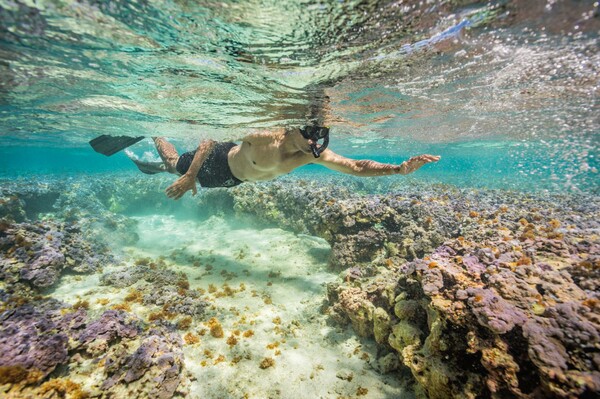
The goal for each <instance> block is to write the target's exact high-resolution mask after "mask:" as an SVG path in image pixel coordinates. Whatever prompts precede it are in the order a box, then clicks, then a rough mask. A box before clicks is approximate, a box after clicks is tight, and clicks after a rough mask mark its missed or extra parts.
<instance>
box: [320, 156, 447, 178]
mask: <svg viewBox="0 0 600 399" xmlns="http://www.w3.org/2000/svg"><path fill="white" fill-rule="evenodd" d="M439 160H440V157H439V156H435V155H428V154H423V155H418V156H416V157H412V158H410V159H409V160H407V161H404V162H402V163H401V164H400V165H394V164H388V163H381V162H377V161H372V160H370V159H361V160H357V159H350V158H346V157H343V156H341V155H339V154H336V153H335V152H333V151H331V150H329V149H327V150H325V151H323V153H322V154H321V157H319V158H317V159H316V160H315V161H313V163H316V164H320V165H323V166H325V167H326V168H329V169H332V170H335V171H338V172H342V173H346V174H349V175H354V176H361V177H367V176H386V175H395V174H400V175H407V174H409V173H412V172H414V171H416V170H417V169H419V168H421V167H422V166H423V165H425V164H428V163H431V162H437V161H439Z"/></svg>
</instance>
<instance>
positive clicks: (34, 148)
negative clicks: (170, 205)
mask: <svg viewBox="0 0 600 399" xmlns="http://www.w3.org/2000/svg"><path fill="white" fill-rule="evenodd" d="M0 27H1V28H0V60H1V62H0V71H1V73H0V115H1V118H0V175H1V176H2V177H8V178H10V177H11V176H23V175H37V174H63V173H65V174H70V173H83V174H85V173H98V172H105V171H120V170H123V171H132V170H134V169H132V168H133V167H132V165H130V164H129V162H128V161H127V160H126V158H125V157H124V156H122V154H120V155H118V156H115V157H112V158H110V159H106V158H103V157H101V156H99V155H98V154H96V153H94V152H92V151H91V150H90V149H89V147H88V146H87V141H88V140H90V139H92V138H93V137H96V136H97V135H99V134H113V135H130V136H137V135H145V136H151V135H164V136H167V137H170V138H173V139H174V140H175V142H176V143H177V144H178V146H179V148H180V149H182V150H185V149H190V148H193V147H195V146H196V145H197V142H198V141H199V140H201V139H205V138H213V139H217V140H237V139H240V138H241V137H243V136H244V134H246V133H248V132H249V131H254V130H256V129H268V128H270V127H276V126H300V125H303V124H305V123H307V122H309V121H310V117H311V116H310V109H311V107H313V108H314V106H315V104H317V105H318V106H320V107H321V108H322V114H323V115H324V117H325V120H326V122H327V123H328V124H329V125H331V127H332V143H331V147H330V148H332V149H333V150H334V151H337V152H339V153H341V154H343V155H346V156H348V157H352V158H362V157H365V158H372V159H375V160H379V161H385V162H401V161H403V160H405V159H406V158H408V157H409V156H412V155H417V154H420V153H433V154H437V155H441V156H442V161H441V162H440V163H439V164H437V165H428V166H427V167H425V168H424V169H423V170H421V171H419V172H418V173H417V174H415V175H413V176H412V177H411V178H414V179H419V180H424V181H429V180H431V181H445V182H449V183H452V184H457V185H462V186H477V187H492V188H508V189H516V190H552V191H581V192H588V193H598V187H599V181H600V179H599V178H598V176H599V175H598V169H599V165H598V158H599V156H600V152H599V150H598V148H599V145H598V144H599V141H600V139H599V131H600V118H599V117H598V115H600V113H599V112H598V110H599V109H598V108H599V107H598V105H599V102H598V83H599V82H598V76H600V55H599V52H598V40H599V39H598V34H597V32H598V30H599V29H598V28H599V27H600V23H599V21H598V4H597V2H593V1H564V2H546V1H499V2H489V3H478V2H470V1H466V2H458V3H456V2H431V3H427V4H422V3H418V2H388V1H383V2H360V1H341V0H340V1H330V2H314V1H309V0H307V1H292V2H280V1H244V2H236V1H226V2H201V3H197V2H188V1H173V0H170V1H151V2H150V1H138V2H129V1H85V2H75V1H62V2H57V1H37V2H32V1H21V2H19V1H8V0H2V1H0ZM326 97H327V98H328V100H326V99H325V98H326ZM313 116H314V115H313ZM146 147H148V145H145V147H144V145H143V144H142V145H139V146H138V147H137V149H136V151H141V152H143V151H145V150H147V148H146ZM320 171H323V172H326V171H324V170H322V169H320V168H314V167H310V166H309V167H307V168H305V169H303V170H300V171H298V173H303V172H310V173H315V172H320Z"/></svg>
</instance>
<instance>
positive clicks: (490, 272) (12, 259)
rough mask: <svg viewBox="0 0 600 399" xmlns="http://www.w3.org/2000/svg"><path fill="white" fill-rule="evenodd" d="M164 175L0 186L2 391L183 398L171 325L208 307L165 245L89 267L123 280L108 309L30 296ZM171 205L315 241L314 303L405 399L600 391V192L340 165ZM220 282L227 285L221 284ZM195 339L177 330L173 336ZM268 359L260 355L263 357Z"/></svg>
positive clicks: (120, 221) (85, 255)
mask: <svg viewBox="0 0 600 399" xmlns="http://www.w3.org/2000/svg"><path fill="white" fill-rule="evenodd" d="M165 184H166V183H165V181H164V180H161V179H155V178H151V179H149V180H146V178H144V179H139V180H136V179H131V178H115V179H114V180H113V181H111V182H106V181H102V179H91V180H90V181H89V182H85V183H83V182H82V181H79V180H76V179H75V180H67V181H56V182H50V183H46V184H41V183H40V184H29V185H25V186H23V187H18V185H17V184H16V183H14V182H11V183H9V184H7V185H5V186H3V187H2V189H1V192H0V217H2V218H3V219H0V278H1V279H2V286H1V287H0V288H1V289H0V302H1V303H0V305H1V308H0V310H1V311H2V312H3V313H1V314H0V320H1V321H2V325H1V327H0V350H1V351H2V353H3V355H2V356H1V357H0V384H3V385H5V386H8V388H5V387H3V389H5V391H4V392H10V391H11V390H30V391H31V392H33V393H34V395H33V396H35V394H38V395H39V394H40V392H39V391H36V389H41V388H40V387H39V386H38V385H36V384H34V383H40V382H41V383H42V385H41V386H44V384H47V385H46V388H45V389H46V391H47V392H57V393H58V394H59V395H64V392H67V390H68V389H72V390H75V391H77V390H79V391H81V392H88V391H89V392H90V394H91V395H92V396H93V395H99V392H103V393H106V394H107V395H113V396H115V397H157V398H169V397H172V396H174V395H184V394H185V390H186V387H187V384H188V382H187V377H186V372H185V370H184V368H183V352H182V346H183V344H184V340H183V339H182V338H181V336H180V333H179V332H177V331H176V329H177V328H179V329H181V330H182V332H181V333H183V332H185V331H186V330H188V329H190V327H192V324H193V323H194V320H196V319H197V317H198V316H203V315H204V313H205V309H206V308H207V302H206V301H205V300H204V299H203V298H202V296H201V295H202V294H201V291H197V290H194V289H190V283H189V282H188V281H187V277H186V276H185V275H184V274H181V273H176V272H174V271H172V270H170V268H169V265H168V264H167V262H165V258H162V257H161V258H158V259H155V260H153V259H149V258H142V259H138V260H137V261H135V264H134V265H131V266H129V265H128V266H127V267H123V268H119V269H116V270H115V271H111V272H109V273H104V274H103V275H102V276H101V277H100V281H101V284H104V285H111V286H113V287H117V288H125V287H131V288H130V289H129V293H128V294H127V295H126V296H125V302H123V303H121V304H115V305H114V306H113V308H114V309H120V310H109V311H105V312H104V313H102V314H99V315H98V314H92V312H91V311H90V310H89V309H90V308H93V307H92V306H90V303H89V302H86V301H85V300H84V299H81V300H79V301H78V302H77V303H76V304H75V305H73V306H72V307H69V306H67V305H65V304H61V303H58V302H56V301H52V300H47V299H42V298H41V297H39V296H38V295H39V291H40V289H42V288H46V287H50V286H51V285H53V284H54V283H55V282H56V281H57V280H58V278H60V275H61V273H65V272H69V271H70V272H76V273H97V272H99V271H100V270H101V266H102V265H104V264H106V263H113V264H114V260H113V258H112V255H111V254H110V251H109V250H108V247H109V242H110V241H109V239H108V238H110V240H112V239H114V240H119V241H120V242H121V243H134V242H135V240H136V239H137V236H136V235H135V231H134V229H133V227H134V226H135V220H133V219H131V218H129V217H127V216H125V215H123V214H119V213H120V212H124V213H127V212H130V213H134V212H142V211H143V210H150V211H152V212H174V211H175V209H176V208H174V205H173V204H172V203H171V202H168V200H166V199H165V196H164V193H163V192H162V191H163V189H164V187H165ZM132 187H133V188H132ZM367 193H370V194H367ZM373 193H376V194H373ZM377 193H378V194H377ZM179 204H181V203H179ZM183 204H184V205H177V206H178V207H181V209H183V210H184V211H185V212H188V214H192V215H195V216H202V215H205V214H207V213H211V212H232V211H234V212H235V213H236V214H237V216H238V217H240V218H249V219H254V220H256V219H258V220H260V221H261V224H263V225H264V223H265V222H267V223H272V224H275V225H278V226H280V227H282V228H285V229H291V230H293V231H295V232H298V233H304V234H311V235H315V236H319V237H322V238H323V239H325V240H327V241H328V242H329V244H330V245H331V248H332V250H331V257H330V259H329V264H330V266H331V267H332V269H333V270H336V271H341V273H340V282H339V283H338V284H332V285H329V286H328V289H327V294H328V302H329V307H328V309H326V311H327V312H328V313H329V314H330V315H331V317H332V318H333V319H334V320H335V321H337V322H338V323H341V324H350V325H351V326H352V328H353V329H354V330H355V331H356V333H357V334H358V335H360V336H362V337H365V338H373V339H374V341H375V342H376V343H377V344H378V347H379V349H380V350H379V356H378V358H377V359H372V360H371V362H372V366H373V367H374V368H375V369H377V370H379V371H381V372H382V373H390V372H399V373H401V374H403V373H404V374H407V373H410V375H412V377H413V380H414V383H415V390H416V392H417V394H418V395H419V396H422V397H430V398H449V397H455V398H462V397H472V398H474V397H493V398H501V397H518V398H535V397H556V398H572V397H594V396H597V395H598V394H599V392H600V333H599V331H600V318H599V317H598V314H600V294H599V293H598V288H599V287H600V238H599V236H598V231H599V229H600V222H598V220H600V212H599V209H600V206H599V204H598V199H597V198H596V197H585V196H576V195H559V194H527V193H510V192H502V191H485V190H467V189H458V188H455V187H454V188H453V187H448V186H442V185H434V186H431V185H419V184H412V183H403V184H398V183H390V182H389V181H386V180H379V179H373V180H369V181H367V182H364V181H357V180H353V179H344V178H339V177H337V176H336V179H335V181H332V182H329V183H328V182H327V179H323V180H322V181H321V182H319V183H317V182H307V181H303V180H300V179H289V178H288V179H282V180H278V181H275V182H270V183H261V184H252V185H250V184H243V185H239V186H237V187H235V188H232V189H230V190H210V191H206V192H205V193H204V195H202V196H200V197H199V198H197V199H195V200H192V199H191V198H190V199H188V201H187V202H184V203H183ZM198 205H200V208H202V210H201V211H200V210H197V209H195V207H198ZM181 209H180V210H181ZM56 218H58V219H56ZM36 219H37V220H36ZM59 219H60V220H62V221H60V222H59V221H57V220H59ZM107 237H108V238H107ZM173 256H175V255H173ZM242 258H243V254H242V253H241V252H240V255H239V259H242ZM207 270H210V269H209V268H208V266H207ZM224 277H226V276H224ZM211 289H212V290H213V291H211ZM214 291H216V287H215V286H212V288H211V286H209V292H212V293H214ZM234 292H235V290H233V289H231V288H230V287H229V286H227V285H225V286H224V288H223V292H222V293H219V294H218V295H222V296H226V295H227V296H231V295H233V293H234ZM218 295H217V294H215V296H218ZM269 301H270V298H268V297H265V303H269ZM104 304H105V305H106V304H107V303H104ZM137 306H146V307H148V306H156V307H158V308H159V309H158V311H156V312H152V313H150V315H149V316H148V321H149V322H150V323H149V324H150V326H149V328H146V327H148V325H147V324H145V323H144V322H143V321H142V320H140V319H138V318H137V317H135V316H133V315H132V314H130V313H128V309H132V308H133V307H137ZM274 323H275V321H274ZM204 325H205V326H206V327H207V328H208V329H209V331H210V335H211V336H212V337H214V338H224V339H223V341H224V343H225V344H227V345H229V346H231V347H236V346H238V345H237V338H236V337H234V336H233V335H231V336H229V337H228V338H226V337H225V334H224V331H223V327H222V326H221V324H220V322H219V320H217V319H216V318H212V319H210V320H208V321H204ZM252 333H253V332H252V330H247V331H246V332H244V334H243V335H244V337H247V336H250V335H252ZM208 338H209V339H211V338H210V337H208ZM198 341H199V338H198V337H197V336H196V335H194V334H193V333H192V332H190V331H188V332H187V334H186V336H185V343H187V344H188V345H194V344H196V343H198ZM82 357H83V358H85V360H90V361H91V362H92V364H93V370H92V371H90V370H86V372H87V373H88V375H91V374H93V375H95V376H97V378H96V380H97V381H100V382H98V383H97V385H96V386H91V387H89V386H85V387H80V388H79V387H78V386H77V384H75V383H66V382H64V381H62V380H61V381H58V380H57V381H55V380H48V379H49V378H50V377H59V378H60V377H64V375H57V374H60V373H64V372H65V371H64V370H63V368H62V367H59V366H61V365H70V364H74V362H77V361H79V362H81V359H80V358H82ZM78 358H79V360H77V359H78ZM269 359H270V358H265V359H263V362H261V364H260V365H259V367H261V368H270V367H273V366H274V362H271V361H270V360H269ZM271 360H272V359H271ZM215 362H216V361H215ZM98 373H100V374H98ZM69 378H71V376H70V375H69ZM44 380H46V382H44ZM51 381H54V382H52V383H51V384H50V382H51ZM63 382H64V383H63ZM69 387H70V388H69ZM76 388H77V389H76ZM28 392H29V391H28ZM365 394H367V393H366V390H364V391H362V390H360V392H359V390H357V395H365Z"/></svg>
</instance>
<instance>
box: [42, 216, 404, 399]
mask: <svg viewBox="0 0 600 399" xmlns="http://www.w3.org/2000/svg"><path fill="white" fill-rule="evenodd" d="M135 220H136V221H137V222H138V223H137V228H138V230H137V233H138V234H139V237H140V240H139V242H138V243H137V244H136V245H135V246H125V247H123V248H113V249H114V250H116V251H117V252H119V251H123V252H124V254H125V258H124V260H123V261H122V262H121V263H120V264H118V265H112V266H109V267H106V268H104V270H103V271H104V273H110V272H114V271H117V270H119V269H122V268H127V267H131V266H132V265H134V264H135V262H136V261H137V262H139V260H140V259H144V258H148V257H149V258H150V259H159V258H164V259H165V267H166V268H168V269H169V270H172V271H175V272H177V273H182V274H185V275H186V276H187V281H188V282H189V289H190V290H200V291H201V292H202V293H203V298H205V299H206V300H207V302H208V303H207V309H206V312H205V315H204V316H203V317H193V318H192V321H191V323H190V326H189V328H185V329H183V328H182V329H181V330H180V331H181V334H182V335H183V336H185V334H191V335H192V336H194V337H198V340H199V342H198V343H192V344H186V345H185V346H184V349H183V352H184V356H185V368H186V370H187V371H188V378H189V379H190V380H191V384H190V386H189V397H190V398H227V397H231V398H234V397H244V396H247V397H256V398H259V397H281V398H300V397H315V398H316V397H332V398H334V397H340V396H343V397H352V396H355V395H356V392H357V391H360V390H361V389H368V392H369V397H373V398H389V397H412V395H410V394H409V393H408V390H407V389H406V388H405V387H403V386H402V385H401V384H400V381H399V380H398V379H396V378H394V377H392V376H388V377H387V378H385V377H384V378H382V376H381V375H379V373H377V371H376V370H374V369H373V367H371V366H370V365H369V360H371V359H373V360H374V359H376V355H377V354H376V351H377V349H376V346H375V344H374V343H373V342H369V341H365V342H361V340H360V339H358V337H356V335H355V334H354V333H353V332H352V330H351V329H348V328H340V327H339V326H338V327H336V326H335V325H333V324H332V323H331V322H330V321H329V320H328V317H327V316H325V315H323V313H322V307H323V305H324V304H323V302H324V300H325V296H326V292H325V291H326V288H325V284H326V283H328V282H333V281H336V279H337V278H338V274H337V273H333V272H331V271H328V269H327V259H328V256H329V245H328V244H327V242H325V241H324V240H321V239H318V238H315V237H310V236H302V235H301V236H297V235H295V234H293V233H290V232H287V231H284V230H281V229H278V228H265V229H258V228H256V227H239V226H236V225H238V224H239V222H237V223H236V220H231V219H225V218H223V217H218V216H214V217H211V218H209V219H208V220H205V221H201V222H198V221H191V220H181V219H179V220H178V219H176V218H174V217H170V216H165V215H153V216H144V217H138V218H135ZM224 287H225V290H227V291H228V293H227V294H225V290H224ZM152 289H155V287H153V286H152V284H148V283H146V282H145V281H141V282H137V283H135V284H133V285H131V286H128V287H122V288H114V287H110V286H108V287H107V286H102V285H101V282H100V275H99V274H94V275H89V276H66V277H65V278H63V279H62V280H61V282H60V284H59V285H58V286H57V287H56V288H55V289H54V290H53V291H52V292H50V293H49V294H50V295H51V296H52V297H54V298H56V299H59V300H61V301H65V302H67V303H74V302H73V301H74V300H75V301H87V302H89V304H90V307H89V309H90V311H91V312H94V313H98V314H100V313H101V312H102V311H104V310H106V309H110V308H111V306H113V305H117V304H123V303H128V301H127V299H126V298H127V295H129V294H130V293H131V292H140V293H146V292H148V291H149V290H152ZM229 290H231V292H230V291H229ZM105 300H108V303H106V304H105V305H102V304H100V303H99V302H104V301H105ZM129 308H130V311H131V312H132V313H134V314H136V315H137V316H139V317H140V318H141V319H144V320H147V319H148V318H149V317H150V315H151V314H152V313H156V312H160V310H161V307H160V306H151V305H150V306H147V305H144V304H140V303H135V302H133V303H129ZM213 317H214V318H215V319H216V320H218V321H219V323H220V324H221V326H222V329H223V336H222V337H213V336H212V335H211V334H210V332H208V330H209V327H208V326H207V321H208V320H209V319H211V318H213ZM178 319H179V320H182V319H183V318H176V319H174V320H173V322H175V323H177V321H178ZM188 337H189V336H188ZM231 337H234V338H235V343H233V341H232V340H231ZM265 359H267V360H266V361H265ZM271 360H272V364H271V363H270V362H271ZM265 365H268V367H265ZM81 381H82V385H84V386H85V385H87V384H86V383H85V380H84V379H82V380H81Z"/></svg>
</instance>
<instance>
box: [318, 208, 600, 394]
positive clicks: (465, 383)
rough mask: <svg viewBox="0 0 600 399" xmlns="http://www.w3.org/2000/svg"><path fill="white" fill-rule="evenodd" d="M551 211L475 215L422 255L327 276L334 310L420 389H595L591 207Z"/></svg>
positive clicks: (599, 329) (596, 307)
mask: <svg viewBox="0 0 600 399" xmlns="http://www.w3.org/2000/svg"><path fill="white" fill-rule="evenodd" d="M557 205H558V204H557ZM558 207H559V208H560V205H558ZM559 208H557V209H559ZM552 209H554V208H546V209H544V210H541V209H539V208H534V207H533V206H531V207H529V210H524V207H521V209H519V210H509V209H508V208H504V207H502V208H501V209H499V210H498V211H497V212H494V213H489V214H485V213H483V214H482V213H478V214H477V215H475V214H472V216H473V219H474V220H473V225H472V226H466V225H465V227H466V228H464V229H463V231H464V234H465V236H459V237H456V238H454V239H450V240H448V241H446V242H445V243H444V244H443V245H441V246H439V247H438V248H437V249H436V250H435V251H434V252H433V253H432V254H430V255H429V256H425V257H422V258H421V259H415V260H413V261H411V262H406V263H403V264H398V263H394V264H393V265H391V267H390V268H387V269H384V268H380V269H379V273H378V275H377V276H375V277H372V278H362V279H359V280H355V281H353V282H347V283H345V284H340V285H335V286H330V287H329V290H328V292H329V301H330V304H331V308H330V311H331V313H332V315H333V316H334V318H335V319H336V320H338V321H340V322H349V323H351V324H352V326H353V328H354V329H355V330H356V331H357V333H358V334H360V335H362V336H365V337H374V338H375V339H376V341H377V342H378V343H379V344H380V345H381V346H382V353H385V354H388V353H390V351H392V353H395V355H396V356H397V357H398V359H399V360H400V361H401V362H402V364H403V365H404V366H405V367H407V368H409V369H410V370H411V372H412V375H413V377H414V378H415V381H416V384H417V387H418V388H417V392H420V393H421V394H422V396H426V397H429V398H450V397H454V398H464V397H479V396H491V397H497V398H501V397H519V398H534V397H556V398H573V397H587V396H589V397H592V396H595V395H598V394H599V393H600V317H599V316H598V315H599V314H600V301H599V300H598V292H597V291H595V290H590V288H593V287H595V285H594V283H593V281H594V279H596V278H597V270H598V268H599V267H600V265H599V263H598V255H599V252H598V249H599V248H600V247H599V246H598V244H599V238H598V236H597V235H595V234H593V233H592V232H593V231H597V229H598V223H599V222H598V220H599V219H598V214H597V211H596V212H592V213H591V214H590V213H586V214H580V215H578V216H577V212H570V213H569V212H567V211H565V212H564V214H563V215H560V216H559V215H557V213H556V212H557V211H556V210H554V211H553V210H552ZM596 209H597V208H596ZM481 215H483V216H481ZM570 215H575V216H570ZM524 216H525V217H529V218H530V220H531V222H529V221H528V220H526V219H525V218H524ZM557 216H558V217H560V218H561V219H563V222H559V220H557V219H555V218H553V217H557ZM561 216H562V217H561ZM572 217H574V218H575V219H578V220H577V223H576V224H574V223H573V222H574V221H573V220H569V219H571V218H572ZM565 220H567V221H568V223H565V222H564V221H565ZM582 264H583V265H584V266H582ZM570 270H577V275H576V278H575V279H574V278H573V277H572V276H571V275H570V273H569V271H570ZM586 271H587V273H586ZM590 275H591V276H592V277H591V278H588V276H590ZM582 282H585V283H582ZM386 356H388V357H389V354H388V355H386Z"/></svg>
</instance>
